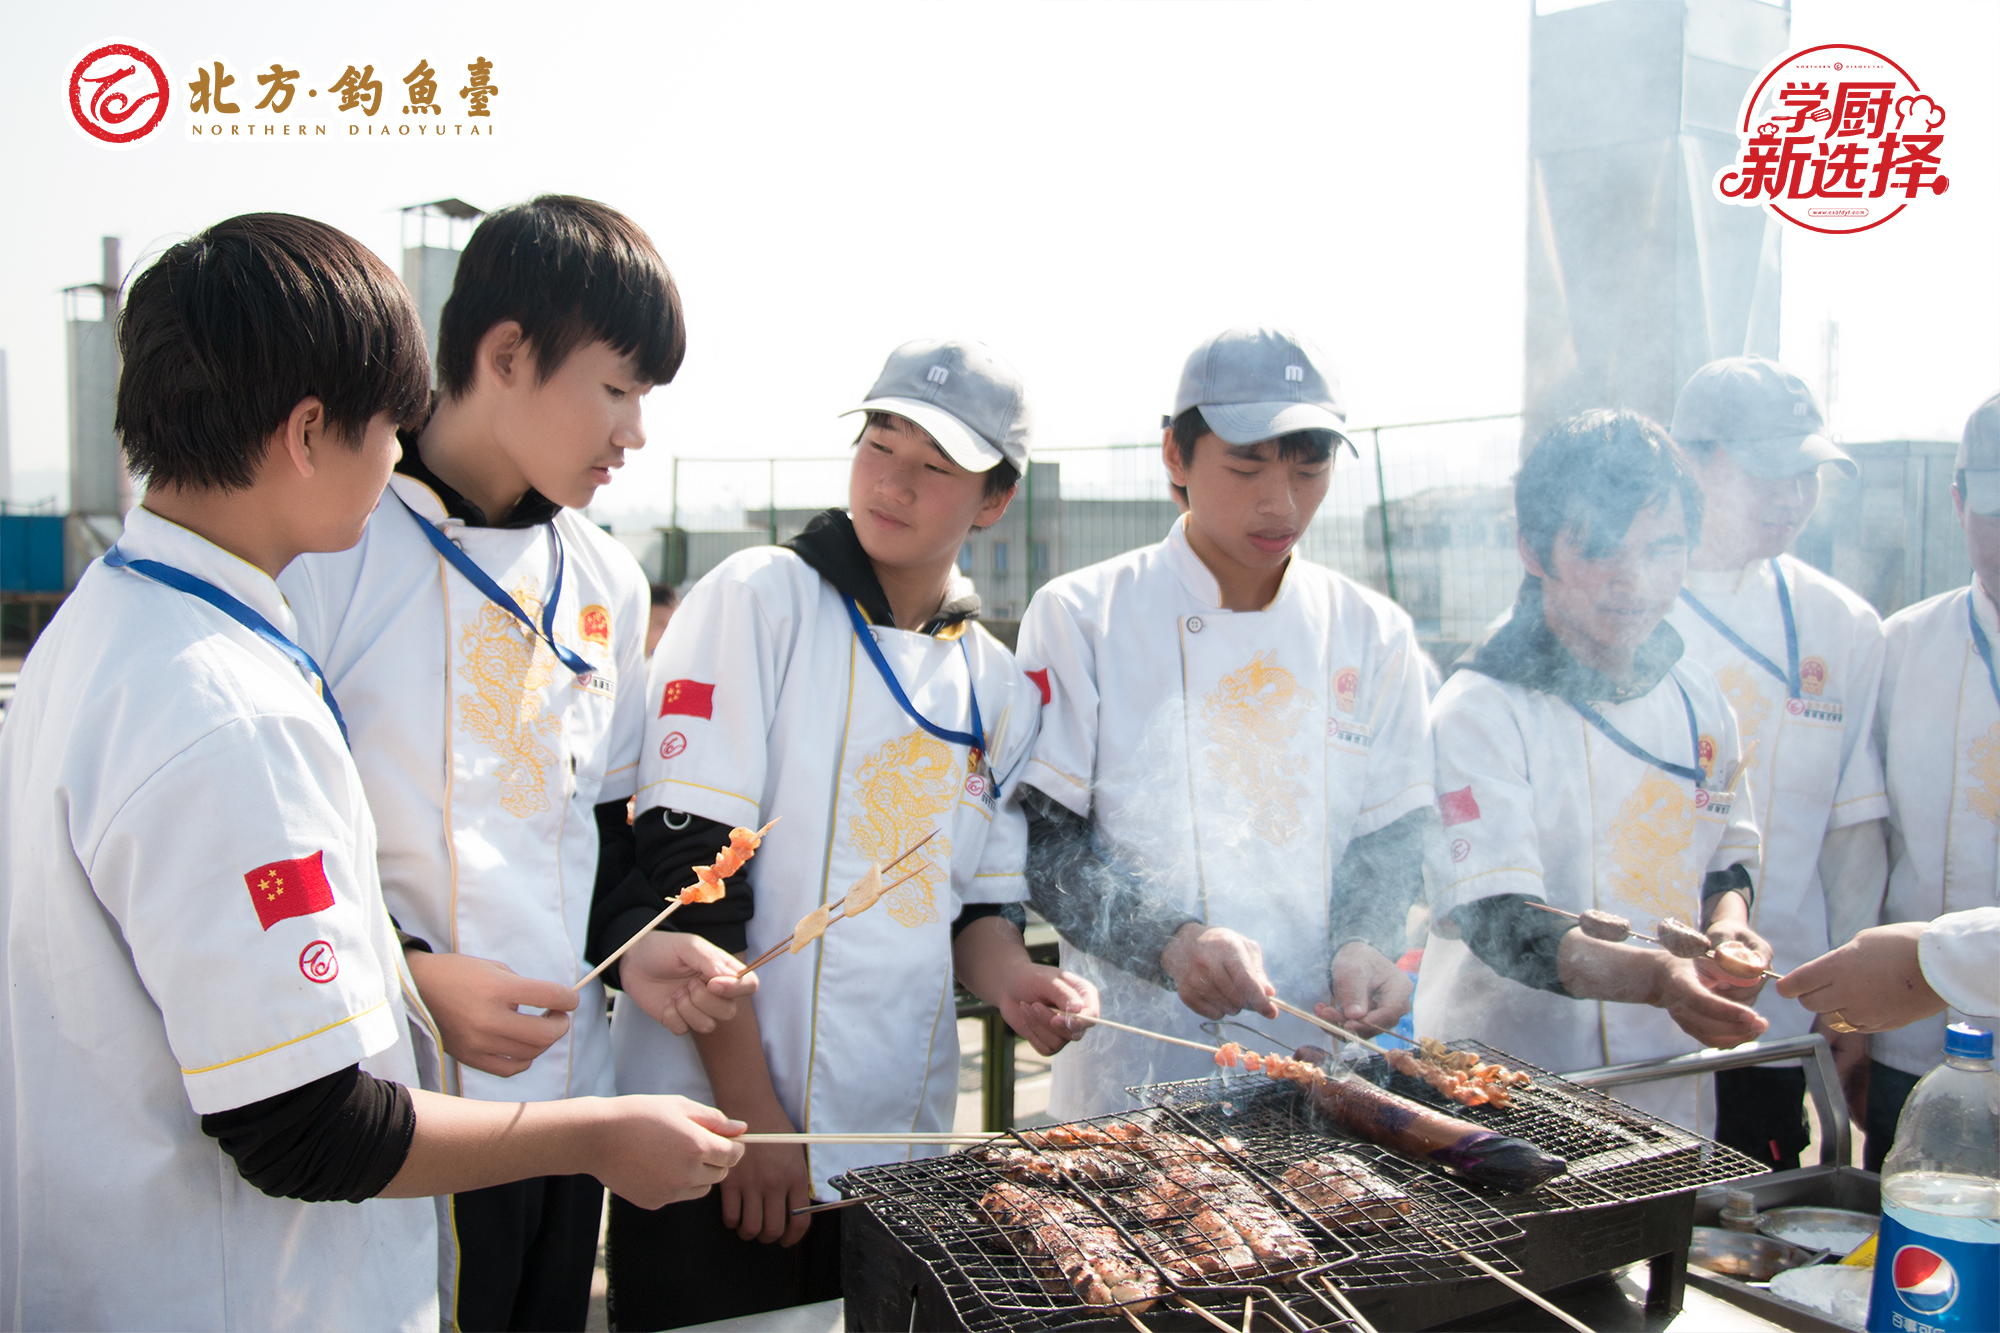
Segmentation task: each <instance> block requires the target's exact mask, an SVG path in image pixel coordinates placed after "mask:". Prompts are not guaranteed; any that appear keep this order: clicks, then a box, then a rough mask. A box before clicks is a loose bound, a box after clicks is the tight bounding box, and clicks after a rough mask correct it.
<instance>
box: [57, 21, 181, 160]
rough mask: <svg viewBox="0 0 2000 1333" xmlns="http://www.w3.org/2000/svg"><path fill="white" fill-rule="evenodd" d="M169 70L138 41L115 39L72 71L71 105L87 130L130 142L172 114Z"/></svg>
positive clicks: (106, 138)
mask: <svg viewBox="0 0 2000 1333" xmlns="http://www.w3.org/2000/svg"><path fill="white" fill-rule="evenodd" d="M168 96H169V89H168V87H167V72H166V71H165V70H163V69H161V68H160V62H159V61H157V60H155V59H153V58H152V57H151V56H149V55H147V54H146V53H145V52H144V51H141V50H140V49H139V48H138V47H136V46H126V45H124V44H123V43H122V42H114V43H112V44H111V45H110V46H100V47H98V48H97V49H96V50H95V51H92V52H91V53H90V54H89V55H87V56H85V57H84V58H83V59H81V60H79V61H77V62H76V68H75V69H73V70H71V71H70V72H69V110H70V114H71V115H73V116H75V117H76V123H77V124H78V125H81V126H82V127H83V129H84V132H85V133H87V134H89V135H91V136H92V137H94V138H98V139H102V140H103V141H104V142H105V143H131V142H132V141H133V140H134V139H139V138H143V137H144V136H146V135H147V134H150V133H151V132H152V130H153V127H154V126H156V125H158V124H159V123H160V121H161V120H162V119H164V118H165V116H166V114H167V99H168Z"/></svg>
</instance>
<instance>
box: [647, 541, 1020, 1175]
mask: <svg viewBox="0 0 2000 1333" xmlns="http://www.w3.org/2000/svg"><path fill="white" fill-rule="evenodd" d="M965 588H966V584H965V582H964V580H963V579H961V578H959V576H958V575H956V573H954V575H953V587H952V590H951V592H950V593H949V594H948V597H947V600H952V599H955V598H956V596H957V595H958V594H959V593H960V592H961V591H963V590H965ZM872 632H873V634H874V636H875V638H876V641H877V642H878V643H879V644H880V646H881V649H882V653H883V656H884V658H885V659H886V660H887V662H888V663H889V665H890V666H891V668H893V670H894V671H895V674H896V677H897V679H898V680H899V681H900V682H901V684H902V686H903V688H904V690H905V691H906V693H907V694H908V697H909V699H910V702H911V704H912V705H914V707H915V708H916V709H917V711H918V712H920V713H921V714H922V715H923V716H924V717H926V718H928V719H930V720H931V721H932V722H934V723H936V724H937V725H938V726H940V727H941V728H943V729H945V730H949V731H955V732H965V731H969V729H970V723H971V716H972V710H971V695H970V689H971V688H972V686H973V682H977V690H978V699H979V712H980V720H981V723H982V726H983V728H984V730H985V733H986V735H987V736H988V738H989V740H990V743H991V744H992V747H993V754H992V755H991V757H990V766H991V769H992V772H993V774H994V775H995V776H996V778H997V779H998V781H999V782H1000V784H1001V790H1000V793H999V796H1000V799H996V800H989V799H987V797H986V795H985V791H984V779H983V778H980V777H979V776H978V775H975V774H973V773H972V772H970V769H969V748H970V747H968V746H966V745H961V744H947V743H946V742H945V741H943V740H940V739H939V738H937V737H936V736H933V735H931V734H930V733H929V732H927V731H925V730H924V729H922V728H921V727H920V726H919V725H918V724H917V722H916V721H915V720H913V719H912V718H911V717H910V715H909V714H908V713H907V712H905V711H904V710H903V709H902V707H901V706H900V705H898V704H897V702H896V700H895V697H894V696H893V695H892V694H891V693H890V691H889V688H888V686H887V685H886V684H885V683H884V682H883V680H882V677H881V675H880V673H878V672H877V670H876V668H875V667H874V665H873V664H872V663H871V662H870V660H869V658H868V655H867V653H866V652H865V650H864V649H863V648H862V646H861V643H860V640H859V639H858V637H857V636H856V634H855V631H854V625H853V622H852V621H851V620H850V619H849V617H848V612H847V607H846V604H845V603H844V602H843V601H842V599H841V596H840V594H839V592H838V591H836V590H835V588H834V587H833V585H832V584H830V583H828V582H827V581H826V580H825V579H823V578H821V577H820V575H819V574H818V572H817V571H815V570H814V569H813V568H812V567H811V566H810V565H808V564H807V563H806V562H805V561H804V560H803V559H801V558H800V557H799V556H798V555H797V554H795V553H794V552H792V551H790V550H787V549H785V548H782V547H775V546H767V547H758V548H756V549H754V550H748V551H741V552H738V553H737V554H736V555H733V556H731V557H730V558H729V559H728V560H725V561H724V562H723V563H722V564H720V565H718V566H717V567H716V568H715V569H714V570H713V571H712V572H710V573H709V574H708V575H707V577H705V578H703V579H702V580H701V582H700V583H698V584H696V585H695V587H694V589H693V590H692V591H691V592H689V593H688V595H687V600H686V601H685V602H683V603H682V605H681V608H680V610H678V611H676V612H675V613H674V619H673V623H672V624H671V625H669V626H668V627H667V633H666V636H665V637H664V638H662V639H661V640H660V644H659V647H658V648H657V649H656V650H655V652H654V655H653V666H652V675H651V679H650V681H649V683H648V686H647V699H648V707H647V713H648V714H649V718H648V721H647V724H646V749H645V752H644V757H643V758H642V759H641V761H640V788H639V797H638V809H639V812H640V813H642V814H643V813H644V812H645V811H647V810H651V809H653V808H654V807H656V806H663V807H666V808H668V809H671V810H680V811H685V812H687V813H689V814H694V815H699V816H701V817H702V818H704V819H713V820H716V821H717V822H719V823H723V824H731V825H743V826H746V827H747V826H753V825H757V824H761V823H763V822H765V821H768V820H770V819H773V818H776V817H779V816H782V817H783V819H784V822H783V823H781V824H779V825H778V827H777V828H775V829H773V830H772V831H771V833H770V835H769V837H767V838H766V839H765V841H764V844H763V846H762V847H761V848H760V849H759V850H758V852H757V855H756V856H755V857H754V858H752V859H751V861H750V862H749V864H748V865H747V866H746V867H745V868H744V869H743V870H740V871H738V872H737V878H739V879H740V878H742V877H744V876H746V875H747V876H748V877H749V880H750V884H751V886H752V888H753V890H754V891H755V894H756V899H755V901H756V913H755V915H754V916H753V917H752V918H751V920H750V922H749V927H748V934H749V942H748V948H749V954H750V956H751V957H755V956H757V955H759V954H761V953H763V952H764V951H765V950H766V949H768V948H770V947H771V946H772V945H774V944H776V943H778V942H779V941H781V940H789V939H790V938H791V937H792V932H793V928H794V927H795V926H796V925H797V924H798V921H799V918H800V917H803V916H804V915H806V914H807V913H808V912H810V911H812V910H813V909H815V908H817V907H819V906H820V905H822V904H824V903H830V902H833V901H834V900H836V899H838V898H840V897H842V896H843V895H844V894H845V893H846V892H847V888H848V886H849V885H850V884H852V883H854V882H855V881H856V880H858V879H860V878H861V877H862V875H863V874H865V873H866V872H867V869H868V864H869V863H870V862H871V861H872V862H887V861H890V860H893V859H894V858H896V857H897V856H900V855H901V854H902V853H903V852H904V851H906V850H907V849H908V848H910V847H911V846H913V845H914V844H916V843H917V842H918V841H919V840H921V839H922V838H923V837H924V836H925V835H927V834H929V833H931V832H932V831H933V830H938V831H939V836H938V837H936V838H935V839H933V840H932V841H931V842H930V843H929V844H927V845H926V846H925V847H924V848H923V850H922V851H921V852H919V853H917V857H916V858H913V859H911V860H910V861H908V862H905V863H904V864H903V865H901V866H898V867H897V868H896V869H894V870H893V871H891V872H890V874H889V878H890V879H891V880H894V879H896V878H898V877H900V876H901V875H903V874H906V873H908V871H909V870H910V869H911V868H913V867H916V866H918V865H919V864H920V862H921V863H928V866H929V867H930V868H929V869H926V870H924V872H923V873H922V874H921V875H920V876H919V877H918V878H916V879H913V880H911V881H910V882H909V883H908V884H906V885H904V886H903V887H902V888H900V889H897V890H895V891H894V892H893V893H891V894H889V895H888V896H887V897H885V898H883V899H882V900H881V901H880V902H878V903H876V904H875V906H874V907H872V908H869V909H868V910H867V911H866V912H865V913H864V914H862V915H861V916H858V917H856V918H855V919H854V920H852V921H845V920H836V921H835V922H833V924H832V925H830V926H829V927H828V928H827V930H826V932H825V934H824V935H823V936H822V937H821V938H820V940H819V941H818V942H817V943H815V944H813V945H811V946H809V947H808V948H807V949H806V950H805V951H804V952H802V953H800V954H797V955H792V954H780V955H779V956H778V957H777V958H775V959H773V960H772V961H771V962H769V963H766V964H765V965H764V967H763V968H762V969H760V971H759V974H758V977H759V983H760V984H759V988H758V991H757V995H756V997H755V1000H754V1003H755V1005H756V1010H757V1023H758V1027H759V1030H760V1031H761V1033H762V1037H763V1043H764V1055H765V1059H766V1061H767V1062H768V1065H769V1068H770V1072H771V1082H772V1085H773V1087H774V1088H775V1090H776V1092H777V1095H778V1102H779V1104H780V1105H781V1106H783V1107H784V1109H785V1114H786V1115H787V1116H788V1117H790V1119H791V1121H792V1123H793V1124H794V1125H796V1126H798V1128H799V1129H801V1130H817V1131H824V1132H829V1133H833V1132H839V1131H842V1130H846V1131H850V1132H852V1131H877V1132H885V1131H893V1130H917V1131H945V1130H949V1129H950V1128H951V1125H952V1118H953V1115H954V1113H955V1111H956V1110H957V1103H958V1017H957V1011H956V1009H955V1007H954V1005H953V1003H952V952H951V925H952V922H953V921H954V920H956V919H957V917H958V914H959V912H960V911H961V910H962V909H963V908H964V907H965V906H966V905H967V904H969V903H1007V902H1019V901H1021V900H1023V899H1025V898H1026V897H1027V896H1028V886H1027V879H1026V877H1025V862H1026V857H1027V842H1028V835H1027V819H1026V817H1025V816H1024V815H1023V814H1022V813H1021V812H1020V810H1019V809H1018V808H1016V807H1014V806H1012V805H1010V804H1008V803H1007V802H1006V800H1005V799H1004V798H1005V797H1006V796H1007V795H1008V794H1009V793H1011V790H1012V787H1011V779H1012V777H1013V775H1014V773H1015V770H1017V769H1018V768H1019V767H1020V764H1021V760H1022V759H1023V757H1025V756H1026V754H1027V753H1028V751H1029V750H1030V748H1031V747H1032V746H1033V744H1034V739H1035V730H1036V724H1037V717H1036V708H1035V704H1036V702H1038V699H1039V696H1038V695H1037V694H1036V692H1035V687H1034V686H1033V685H1032V684H1031V683H1030V682H1029V681H1028V679H1027V678H1026V677H1025V676H1023V675H1022V674H1021V670H1020V668H1019V667H1017V666H1016V665H1015V664H1014V659H1013V657H1012V655H1010V654H1009V653H1008V652H1007V650H1006V649H1005V648H1003V647H1002V646H1001V645H1000V644H999V642H998V641H996V640H995V639H994V638H993V636H992V635H990V634H988V633H987V632H986V631H985V630H984V629H981V628H980V627H979V626H978V625H977V624H974V623H970V622H962V623H961V625H960V626H958V627H951V628H947V629H946V630H944V631H941V632H940V633H939V634H938V635H935V636H932V635H925V634H916V633H911V632H908V631H905V630H899V629H894V628H887V627H878V628H875V629H874V630H873V631H872ZM612 1027H613V1043H614V1045H615V1047H616V1050H617V1066H618V1090H619V1091H620V1092H649V1093H678V1094H680V1095H682V1096H685V1097H692V1098H694V1099H695V1100H696V1101H699V1102H703V1103H708V1104H712V1103H713V1101H714V1095H713V1093H712V1092H711V1091H710V1088H709V1083H708V1078H707V1075H706V1074H705V1073H704V1072H703V1069H702V1065H701V1057H700V1056H699V1054H698V1053H697V1052H696V1050H695V1046H694V1042H693V1041H692V1040H691V1039H689V1038H687V1037H677V1036H675V1035H673V1034H672V1033H670V1032H668V1031H667V1030H666V1029H665V1028H663V1027H661V1026H660V1025H659V1024H658V1023H657V1022H655V1021H654V1020H653V1019H651V1018H649V1017H648V1016H647V1015H645V1014H644V1013H641V1012H640V1011H639V1010H638V1009H637V1008H636V1007H634V1006H631V1005H620V1006H619V1007H618V1012H617V1015H616V1017H615V1019H614V1022H613V1025H612ZM912 1155H915V1156H923V1155H925V1153H924V1152H923V1151H921V1150H917V1151H914V1152H913V1151H912V1150H909V1149H904V1148H900V1147H899V1148H893V1149H884V1148H878V1147H867V1146H834V1145H820V1146H815V1147H811V1148H808V1149H807V1152H806V1163H807V1168H808V1170H809V1172H810V1174H811V1177H812V1191H813V1194H814V1196H815V1197H818V1198H831V1197H833V1194H834V1191H833V1190H832V1189H831V1187H830V1186H829V1184H828V1181H830V1180H831V1179H832V1178H833V1177H834V1176H836V1175H839V1174H840V1173H841V1172H843V1171H850V1170H853V1169H855V1168H856V1167H861V1166H866V1165H869V1164H870V1163H874V1162H881V1161H900V1160H903V1159H905V1158H907V1157H909V1156H912Z"/></svg>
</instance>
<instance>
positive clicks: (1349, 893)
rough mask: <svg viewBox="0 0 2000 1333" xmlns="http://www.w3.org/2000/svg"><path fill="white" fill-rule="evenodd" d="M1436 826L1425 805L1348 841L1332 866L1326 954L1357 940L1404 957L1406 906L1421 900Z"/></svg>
mask: <svg viewBox="0 0 2000 1333" xmlns="http://www.w3.org/2000/svg"><path fill="white" fill-rule="evenodd" d="M1437 829H1438V822H1437V810H1436V809H1435V808H1434V807H1430V806H1426V807H1425V808H1424V809H1422V810H1412V811H1411V812H1410V813H1409V814H1407V815H1404V816H1403V817H1402V818H1401V819H1398V820H1396V821H1394V822H1393V823H1391V824H1389V825H1387V826H1386V827H1384V828H1379V829H1376V830H1375V831H1374V832H1373V833H1365V834H1363V835H1362V836H1361V837H1358V838H1355V839H1354V840H1353V841H1351V842H1349V843H1348V844H1347V851H1346V854H1345V855H1343V856H1342V857H1341V858H1340V864H1339V865H1337V866H1335V867H1334V870H1333V891H1332V897H1331V898H1330V900H1329V901H1330V902H1331V904H1332V906H1331V910H1330V911H1328V913H1327V944H1328V946H1329V948H1328V957H1331V956H1332V955H1334V954H1336V953H1339V952H1340V950H1341V948H1342V946H1344V945H1347V944H1351V943H1353V942H1354V941H1356V940H1359V941H1360V942H1361V943H1363V944H1367V945H1372V946H1373V947H1374V949H1375V951H1376V952H1377V953H1380V954H1381V955H1382V956H1383V957H1384V958H1387V959H1388V960H1389V961H1390V962H1392V963H1393V962H1395V961H1396V960H1397V959H1398V958H1401V957H1402V956H1403V950H1404V948H1405V947H1406V938H1407V930H1408V926H1407V922H1408V921H1409V918H1410V908H1411V907H1413V906H1415V905H1416V904H1417V903H1419V902H1422V901H1423V898H1424V843H1425V840H1426V839H1428V838H1429V837H1431V836H1432V835H1433V834H1434V833H1435V832H1436V831H1437Z"/></svg>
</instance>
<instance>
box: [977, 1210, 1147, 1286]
mask: <svg viewBox="0 0 2000 1333" xmlns="http://www.w3.org/2000/svg"><path fill="white" fill-rule="evenodd" d="M979 1211H980V1212H981V1213H983V1214H985V1216H986V1219H987V1220H988V1221H990V1222H991V1223H992V1224H993V1225H994V1226H996V1227H998V1228H999V1230H1000V1234H1001V1235H1002V1236H1004V1237H1006V1239H1007V1243H1008V1244H1010V1245H1012V1246H1013V1247H1014V1249H1015V1250H1016V1251H1018V1252H1019V1253H1020V1255H1021V1257H1022V1258H1023V1259H1026V1260H1027V1261H1028V1266H1029V1267H1030V1268H1031V1269H1033V1270H1034V1271H1035V1274H1036V1276H1037V1277H1038V1278H1039V1279H1040V1280H1041V1283H1042V1286H1043V1287H1044V1289H1046V1290H1048V1291H1051V1292H1056V1291H1061V1290H1062V1289H1063V1287H1064V1286H1067V1287H1068V1288H1069V1290H1070V1291H1071V1292H1072V1293H1074V1294H1075V1296H1076V1298H1077V1299H1078V1300H1080V1301H1082V1302H1083V1303H1084V1304H1085V1305H1122V1306H1125V1307H1126V1309H1127V1311H1128V1312H1129V1313H1135V1314H1136V1313H1142V1312H1144V1311H1146V1310H1148V1309H1150V1308H1152V1305H1153V1303H1154V1302H1155V1301H1157V1300H1158V1299H1159V1298H1160V1297H1161V1296H1162V1295H1164V1294H1165V1291H1166V1289H1165V1287H1164V1285H1163V1284H1162V1283H1161V1282H1160V1280H1159V1278H1158V1277H1157V1276H1156V1275H1155V1274H1154V1273H1153V1272H1152V1269H1151V1267H1150V1265H1148V1264H1147V1263H1146V1262H1145V1261H1144V1260H1142V1259H1141V1258H1140V1257H1139V1256H1138V1255H1136V1254H1134V1253H1132V1251H1131V1249H1130V1247H1129V1246H1127V1245H1126V1243H1125V1238H1124V1237H1123V1236H1120V1235H1119V1234H1118V1232H1117V1231H1116V1230H1114V1229H1113V1228H1112V1227H1111V1226H1110V1225H1109V1224H1107V1223H1106V1222H1104V1221H1103V1220H1102V1219H1101V1218H1099V1217H1098V1216H1097V1214H1095V1213H1094V1212H1092V1211H1091V1210H1090V1208H1089V1206H1088V1205H1086V1204H1084V1203H1083V1202H1081V1201H1080V1200H1077V1199H1072V1198H1069V1197H1067V1196H1065V1195H1061V1194H1052V1193H1047V1192H1044V1191H1039V1190H1035V1191H1031V1190H1028V1189H1025V1188H1023V1187H1022V1186H1020V1185H1016V1184H1014V1183H1013V1182H1011V1181H1001V1182H999V1183H998V1184H996V1185H994V1186H993V1187H992V1188H991V1189H989V1190H987V1191H986V1193H985V1194H983V1195H982V1196H980V1200H979Z"/></svg>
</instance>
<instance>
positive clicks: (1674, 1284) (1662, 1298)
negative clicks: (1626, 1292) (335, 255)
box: [1646, 1250, 1688, 1315]
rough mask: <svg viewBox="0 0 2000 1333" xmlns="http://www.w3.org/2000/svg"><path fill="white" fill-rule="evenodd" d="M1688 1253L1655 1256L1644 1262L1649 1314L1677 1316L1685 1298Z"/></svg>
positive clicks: (1678, 1251) (1676, 1252)
mask: <svg viewBox="0 0 2000 1333" xmlns="http://www.w3.org/2000/svg"><path fill="white" fill-rule="evenodd" d="M1687 1264H1688V1252H1687V1251H1686V1250H1675V1251H1674V1252H1673V1253H1672V1254H1656V1255H1654V1256H1653V1257H1652V1258H1651V1259H1648V1260H1647V1261H1646V1268H1647V1281H1646V1310H1647V1312H1648V1313H1649V1314H1670V1315H1672V1314H1679V1313H1680V1312H1681V1303H1682V1301H1683V1300H1685V1299H1686V1296H1687Z"/></svg>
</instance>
